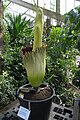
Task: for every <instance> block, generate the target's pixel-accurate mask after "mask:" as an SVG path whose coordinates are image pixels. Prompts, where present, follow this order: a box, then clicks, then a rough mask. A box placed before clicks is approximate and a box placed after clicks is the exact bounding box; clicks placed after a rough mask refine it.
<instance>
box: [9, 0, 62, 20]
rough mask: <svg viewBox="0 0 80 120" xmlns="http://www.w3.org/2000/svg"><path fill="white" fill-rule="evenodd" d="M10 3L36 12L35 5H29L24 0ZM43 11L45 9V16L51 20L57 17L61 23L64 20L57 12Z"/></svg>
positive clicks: (15, 0)
mask: <svg viewBox="0 0 80 120" xmlns="http://www.w3.org/2000/svg"><path fill="white" fill-rule="evenodd" d="M9 1H10V2H13V3H15V4H18V5H20V6H23V7H25V8H28V9H30V10H33V11H35V10H34V5H33V4H31V3H28V2H25V1H22V0H9ZM42 9H43V12H44V15H46V16H48V17H49V18H54V19H56V18H57V17H59V18H60V21H62V18H61V15H60V14H58V13H56V12H53V11H50V10H47V9H44V8H42Z"/></svg>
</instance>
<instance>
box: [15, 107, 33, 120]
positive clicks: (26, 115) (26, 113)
mask: <svg viewBox="0 0 80 120" xmlns="http://www.w3.org/2000/svg"><path fill="white" fill-rule="evenodd" d="M30 112H31V111H30V110H28V109H27V108H24V107H22V106H20V108H19V111H18V114H17V115H18V116H19V117H21V118H23V119H24V120H28V118H29V115H30Z"/></svg>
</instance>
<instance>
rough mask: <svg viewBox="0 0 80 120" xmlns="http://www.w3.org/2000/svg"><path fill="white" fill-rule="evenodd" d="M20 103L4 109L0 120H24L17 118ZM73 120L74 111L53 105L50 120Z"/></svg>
mask: <svg viewBox="0 0 80 120" xmlns="http://www.w3.org/2000/svg"><path fill="white" fill-rule="evenodd" d="M19 107H20V105H19V103H18V101H15V102H13V104H11V105H10V106H8V107H7V108H5V109H3V111H1V112H0V120H22V119H20V118H18V117H17V112H18V110H19ZM72 119H73V110H72V109H69V108H66V107H63V106H60V105H57V104H55V103H52V108H51V113H50V118H49V120H72Z"/></svg>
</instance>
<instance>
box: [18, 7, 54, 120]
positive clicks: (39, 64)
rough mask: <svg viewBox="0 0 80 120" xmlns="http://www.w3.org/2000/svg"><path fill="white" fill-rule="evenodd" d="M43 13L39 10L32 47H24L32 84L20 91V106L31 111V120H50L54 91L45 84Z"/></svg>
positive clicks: (29, 78)
mask: <svg viewBox="0 0 80 120" xmlns="http://www.w3.org/2000/svg"><path fill="white" fill-rule="evenodd" d="M43 26H44V20H43V11H42V9H41V8H37V10H36V17H35V23H34V42H33V47H32V46H26V47H22V58H23V63H24V67H25V68H26V71H27V76H28V80H29V83H30V84H26V85H23V86H22V87H20V88H19V90H18V99H19V102H20V105H21V106H23V107H25V108H27V109H29V110H30V111H31V113H30V116H29V120H48V118H49V114H50V108H51V104H52V98H53V94H54V90H53V89H52V88H51V87H50V86H49V85H47V84H43V79H44V76H45V67H46V45H45V44H42V34H43Z"/></svg>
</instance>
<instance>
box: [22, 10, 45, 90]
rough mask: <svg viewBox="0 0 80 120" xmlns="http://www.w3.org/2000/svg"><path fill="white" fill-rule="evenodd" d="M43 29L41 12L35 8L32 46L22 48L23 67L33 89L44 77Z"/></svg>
mask: <svg viewBox="0 0 80 120" xmlns="http://www.w3.org/2000/svg"><path fill="white" fill-rule="evenodd" d="M43 27H44V20H43V10H42V9H41V8H37V10H36V17H35V23H34V42H33V46H28V47H25V48H22V57H23V63H24V67H25V69H26V71H27V76H28V81H29V83H30V84H31V86H32V87H33V88H38V87H39V86H40V85H41V83H42V81H43V79H44V75H45V67H46V45H43V44H42V34H43Z"/></svg>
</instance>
